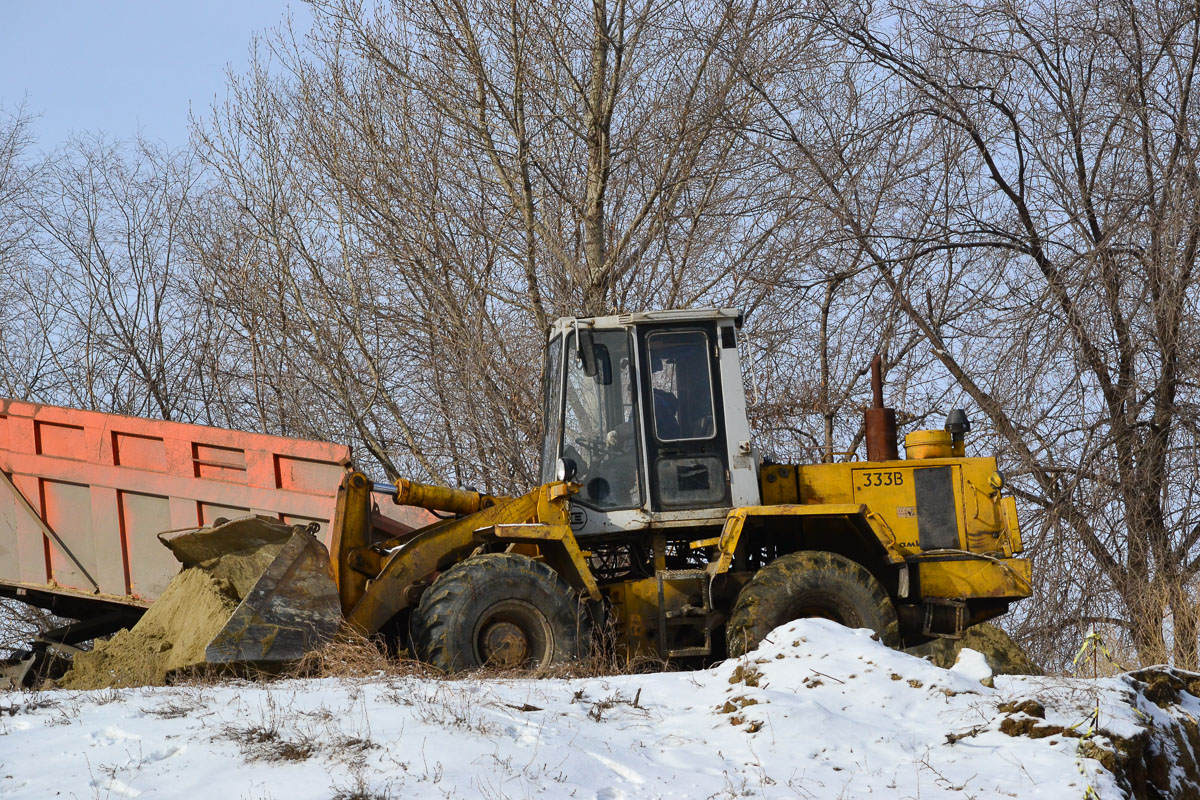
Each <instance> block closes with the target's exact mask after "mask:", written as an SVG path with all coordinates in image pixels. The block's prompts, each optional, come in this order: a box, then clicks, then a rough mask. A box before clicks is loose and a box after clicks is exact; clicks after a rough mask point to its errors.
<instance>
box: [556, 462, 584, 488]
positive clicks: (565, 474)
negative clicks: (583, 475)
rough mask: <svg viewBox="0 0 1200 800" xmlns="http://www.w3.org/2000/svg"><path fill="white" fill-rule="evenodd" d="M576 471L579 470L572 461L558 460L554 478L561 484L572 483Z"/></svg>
mask: <svg viewBox="0 0 1200 800" xmlns="http://www.w3.org/2000/svg"><path fill="white" fill-rule="evenodd" d="M578 471H579V468H578V467H576V466H575V461H574V459H570V458H560V459H559V460H558V464H557V465H555V468H554V478H555V479H556V480H559V481H562V482H563V483H566V482H567V481H573V480H575V473H576V472H578Z"/></svg>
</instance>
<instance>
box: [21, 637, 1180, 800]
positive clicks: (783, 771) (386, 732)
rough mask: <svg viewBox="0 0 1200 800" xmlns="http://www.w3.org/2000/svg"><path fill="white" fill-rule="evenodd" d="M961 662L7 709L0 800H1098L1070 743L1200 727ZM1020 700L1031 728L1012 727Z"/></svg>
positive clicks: (901, 659) (320, 683) (1175, 709)
mask: <svg viewBox="0 0 1200 800" xmlns="http://www.w3.org/2000/svg"><path fill="white" fill-rule="evenodd" d="M973 655H974V656H977V654H971V653H968V657H967V658H965V659H962V660H960V663H959V665H958V666H957V667H956V668H955V669H954V670H944V669H939V668H937V667H935V666H933V665H931V664H929V663H926V662H924V661H920V660H918V659H916V658H913V657H911V656H908V655H906V654H903V653H899V652H896V651H893V650H889V649H887V648H885V647H883V646H882V645H880V644H879V643H877V642H875V641H873V640H872V639H871V637H870V634H869V632H867V631H851V630H847V629H845V628H842V627H840V626H838V625H835V624H833V623H829V622H825V621H822V620H805V621H801V622H796V623H790V624H789V625H786V626H784V627H782V628H780V629H778V630H776V631H775V632H774V633H773V634H772V635H771V637H769V639H768V641H767V642H764V643H763V645H762V646H761V647H760V648H759V650H757V651H755V652H754V653H751V654H750V656H748V657H747V658H744V659H740V660H730V661H726V662H724V663H722V664H719V665H717V666H715V667H713V668H712V669H709V670H706V671H703V672H693V673H666V674H653V675H630V676H619V677H609V678H590V679H578V680H504V681H478V680H457V681H439V680H430V679H424V678H417V677H395V676H392V677H388V676H379V677H376V678H367V679H354V680H349V679H332V678H330V679H321V680H292V681H281V682H276V683H259V684H252V683H241V682H238V683H232V684H224V685H216V686H198V687H168V688H142V689H124V690H107V691H100V692H68V691H52V692H40V693H29V692H9V693H4V694H0V796H3V797H23V798H39V800H40V798H49V797H64V798H69V797H76V798H126V797H140V798H147V799H149V798H183V797H204V798H210V797H211V798H252V799H258V798H274V800H302V799H303V798H331V797H338V798H374V797H392V798H410V797H414V798H422V797H429V798H460V797H462V798H468V797H480V798H531V797H548V798H587V799H589V800H590V799H591V798H596V800H617V799H618V798H724V797H729V798H733V797H765V798H858V797H867V796H871V797H882V798H921V799H922V800H925V799H926V798H938V797H954V798H968V797H973V798H990V797H1004V798H1012V797H1018V798H1042V797H1044V798H1054V799H1055V800H1058V799H1059V798H1083V797H1085V796H1086V794H1087V792H1088V791H1089V787H1090V790H1091V791H1093V792H1095V793H1096V794H1097V795H1098V796H1099V797H1101V798H1116V797H1123V796H1125V794H1124V792H1123V791H1122V790H1121V788H1120V786H1119V785H1118V782H1117V779H1116V778H1115V777H1114V776H1113V775H1112V774H1111V773H1109V772H1107V771H1106V770H1104V769H1102V767H1101V764H1100V762H1099V761H1096V760H1094V759H1091V758H1085V757H1084V755H1083V752H1082V751H1081V747H1080V743H1081V742H1085V741H1086V742H1088V746H1089V747H1091V746H1099V747H1104V746H1106V745H1109V744H1110V743H1111V740H1110V739H1108V738H1106V735H1108V736H1115V737H1124V738H1133V737H1136V736H1138V735H1139V734H1142V735H1143V739H1144V738H1145V737H1144V733H1143V732H1144V731H1145V730H1147V729H1149V728H1151V727H1153V725H1152V723H1155V724H1159V725H1160V726H1166V727H1164V728H1163V729H1164V730H1166V729H1167V727H1169V726H1170V725H1171V724H1173V720H1174V719H1177V718H1178V717H1179V716H1180V715H1183V716H1184V717H1186V716H1187V715H1200V701H1198V700H1196V698H1194V697H1191V696H1190V695H1187V694H1184V695H1182V699H1181V700H1180V701H1179V703H1180V705H1178V706H1175V705H1173V706H1171V707H1170V709H1171V710H1170V712H1169V711H1168V710H1166V709H1164V708H1160V707H1159V706H1158V705H1155V704H1154V703H1151V702H1150V701H1149V700H1147V699H1146V697H1145V696H1143V695H1141V694H1139V693H1137V692H1136V691H1134V690H1133V688H1131V687H1133V686H1134V684H1133V683H1132V681H1131V680H1130V679H1128V678H1113V679H1107V680H1100V681H1085V680H1064V679H1050V678H1032V677H1001V676H998V677H996V678H995V679H994V681H995V688H989V687H986V686H984V685H982V684H981V683H980V682H979V678H981V677H986V675H987V670H986V664H981V663H980V660H979V659H978V658H972V656H973ZM1026 700H1036V701H1037V702H1038V703H1040V705H1041V706H1042V707H1044V710H1045V721H1044V722H1043V721H1042V720H1041V719H1038V718H1036V715H1037V711H1038V709H1037V708H1036V707H1035V705H1025V706H1023V708H1024V709H1025V711H1026V712H1031V713H1032V714H1033V715H1034V716H1030V714H1029V713H1023V712H1022V711H1018V710H1015V709H1014V706H1013V705H1012V704H1014V703H1017V704H1019V703H1021V702H1023V701H1026ZM1005 704H1009V705H1005ZM1097 704H1099V709H1100V728H1102V729H1103V730H1104V731H1105V732H1106V734H1104V735H1098V736H1097V737H1095V738H1094V739H1092V740H1081V739H1078V738H1072V737H1071V736H1070V735H1069V734H1070V733H1071V731H1070V730H1067V731H1064V732H1063V733H1055V734H1053V735H1042V736H1041V738H1031V735H1030V734H1028V730H1029V729H1031V728H1034V727H1040V728H1041V733H1042V734H1044V733H1045V732H1046V731H1047V730H1055V729H1056V728H1055V727H1048V726H1062V727H1064V728H1068V727H1069V726H1072V725H1077V724H1080V723H1082V724H1080V725H1079V728H1078V729H1077V730H1079V731H1085V730H1086V729H1087V728H1088V726H1089V722H1088V721H1089V720H1090V718H1091V717H1092V715H1093V714H1094V712H1095V709H1096V707H1097ZM1170 713H1173V714H1175V717H1174V718H1172V717H1170V716H1169V714H1170ZM1005 720H1008V722H1005ZM1002 725H1003V726H1005V727H1007V728H1009V729H1010V732H1011V731H1014V730H1015V731H1017V732H1019V731H1021V730H1024V731H1026V735H1009V734H1008V733H1004V732H1002V731H1001V730H1000V729H1001V726H1002ZM1036 735H1038V734H1037V733H1034V734H1032V736H1036ZM1164 746H1165V745H1164ZM1083 750H1085V751H1086V750H1087V748H1083ZM1091 752H1093V753H1095V752H1099V751H1096V750H1092V751H1091ZM1180 779H1182V778H1180Z"/></svg>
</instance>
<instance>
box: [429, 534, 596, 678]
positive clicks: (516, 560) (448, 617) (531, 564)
mask: <svg viewBox="0 0 1200 800" xmlns="http://www.w3.org/2000/svg"><path fill="white" fill-rule="evenodd" d="M412 638H413V645H414V647H415V649H416V656H417V658H419V659H420V660H421V661H424V662H425V663H427V664H430V665H432V666H434V667H436V668H437V669H439V670H441V671H443V672H446V673H451V672H462V671H464V670H470V669H477V668H479V667H499V668H504V669H535V670H536V669H543V668H545V667H548V666H552V665H554V664H560V663H563V662H565V661H570V660H572V659H576V658H579V657H580V656H581V655H582V654H583V653H584V651H585V649H586V647H587V645H588V642H589V641H590V623H589V617H588V614H587V610H586V608H585V607H584V605H583V604H582V603H580V601H579V597H578V594H577V593H576V592H575V591H573V590H572V589H571V587H570V586H569V585H568V584H567V582H566V581H564V580H563V579H562V577H561V576H560V575H559V574H558V573H557V572H555V571H554V570H553V569H551V568H550V567H549V566H547V565H546V564H545V563H543V562H541V561H534V560H533V559H532V558H529V557H528V556H523V555H518V554H516V553H487V554H484V555H478V556H472V557H471V558H468V559H466V560H465V561H462V562H460V563H458V564H455V565H454V566H453V567H451V568H450V569H448V570H446V571H445V572H443V573H442V574H441V575H439V576H438V578H437V580H435V581H434V582H433V585H432V586H430V587H429V589H428V590H426V591H425V593H424V594H423V595H422V596H421V602H420V605H418V606H417V610H416V612H415V613H414V614H413V618H412Z"/></svg>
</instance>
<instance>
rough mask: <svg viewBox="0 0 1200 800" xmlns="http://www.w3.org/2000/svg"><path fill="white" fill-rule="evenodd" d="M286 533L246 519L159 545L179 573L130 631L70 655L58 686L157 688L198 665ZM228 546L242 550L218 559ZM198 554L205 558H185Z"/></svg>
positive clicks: (274, 524)
mask: <svg viewBox="0 0 1200 800" xmlns="http://www.w3.org/2000/svg"><path fill="white" fill-rule="evenodd" d="M291 534H292V529H291V527H290V526H287V525H282V524H280V523H278V522H274V521H270V520H263V519H261V518H254V517H250V518H245V519H240V520H234V521H233V522H229V523H224V524H221V525H217V526H215V527H213V528H202V529H198V530H196V531H194V532H188V533H187V536H188V537H190V538H188V539H186V541H183V542H182V543H178V542H177V543H170V542H164V543H166V544H167V545H168V546H169V547H171V549H172V551H174V552H175V554H176V556H177V557H178V558H180V560H181V561H183V563H184V568H183V570H182V571H180V573H179V574H178V575H176V576H175V578H174V579H173V580H172V581H171V582H170V583H169V584H168V585H167V588H166V590H164V591H163V593H162V595H160V596H159V598H158V599H157V600H155V601H154V604H153V605H151V606H150V608H149V609H148V610H147V611H146V613H145V615H143V616H142V618H141V620H139V621H138V623H137V624H136V625H134V626H133V627H132V628H130V629H129V630H122V631H119V632H118V633H117V634H116V635H114V636H113V637H112V638H111V639H109V640H108V641H104V642H97V643H96V646H95V648H94V649H92V650H90V651H86V652H82V653H79V654H77V655H76V656H75V659H74V663H73V665H72V668H71V670H70V671H69V672H67V673H66V674H65V675H64V676H63V677H62V679H61V680H59V681H58V684H59V685H60V686H62V687H63V688H66V689H107V688H110V687H126V686H147V685H162V684H165V683H167V682H168V679H169V676H170V675H171V674H172V673H174V672H176V671H179V670H185V669H188V668H192V667H196V666H200V665H203V664H204V663H205V658H204V651H205V648H206V647H207V646H208V643H209V642H210V641H212V639H213V637H214V636H216V634H217V633H218V632H219V631H220V630H221V629H222V628H223V627H224V626H225V623H226V622H227V621H228V620H229V617H230V616H231V615H232V614H233V611H234V609H235V608H237V605H238V603H240V602H241V600H242V598H243V597H245V596H246V595H247V594H248V593H249V592H250V590H251V588H253V586H254V584H255V583H256V582H257V581H258V578H259V576H260V575H262V573H263V572H264V571H265V570H266V568H267V567H268V566H269V565H270V564H271V562H272V561H273V560H274V559H275V556H276V555H278V553H279V551H280V550H281V549H283V545H284V544H285V543H286V542H287V540H288V538H290V536H291ZM231 541H232V542H236V545H240V546H242V549H238V550H232V551H228V552H225V553H223V554H220V548H221V547H222V546H226V547H227V546H230V542H231ZM202 545H205V546H207V547H201V546H202ZM197 556H199V557H202V558H203V559H204V560H202V561H198V562H195V561H192V560H191V559H193V558H196V557H197Z"/></svg>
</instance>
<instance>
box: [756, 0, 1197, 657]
mask: <svg viewBox="0 0 1200 800" xmlns="http://www.w3.org/2000/svg"><path fill="white" fill-rule="evenodd" d="M796 23H797V24H798V25H803V26H810V27H809V28H807V29H809V30H812V31H815V32H816V33H815V34H814V35H816V36H818V37H821V38H822V41H825V42H827V43H828V45H827V46H828V47H829V48H830V52H834V53H839V54H841V57H842V58H843V63H846V64H850V65H851V67H850V68H851V69H853V70H855V71H856V72H857V77H856V78H855V79H854V80H852V81H851V82H850V83H849V85H848V86H847V88H846V90H845V91H843V92H840V93H838V95H837V97H838V98H840V99H839V101H838V102H840V103H841V106H840V108H832V109H828V110H829V111H832V113H827V114H825V117H826V118H831V119H836V120H839V121H840V122H841V123H843V124H844V125H845V128H844V130H839V131H837V132H836V134H835V135H834V136H825V135H821V132H820V131H814V130H812V129H809V130H801V129H800V128H799V127H798V126H797V125H795V124H794V123H795V121H796V120H797V118H799V117H801V116H803V114H804V112H805V111H807V110H809V109H811V108H813V103H812V101H813V98H812V96H811V95H810V94H807V93H805V92H802V91H795V90H794V89H795V87H791V88H792V89H793V90H792V91H780V90H781V88H783V89H787V88H789V87H788V86H787V85H786V84H784V85H783V86H782V87H781V86H780V85H779V84H776V85H772V86H767V85H760V90H761V94H762V95H763V96H764V97H765V98H768V99H770V100H771V102H772V114H770V115H769V116H768V117H766V118H764V121H763V123H762V126H761V130H764V131H770V132H772V133H773V134H775V135H776V136H777V137H778V138H781V139H784V140H787V141H788V142H789V143H790V144H791V147H792V151H793V153H795V154H796V156H797V158H798V160H799V161H800V162H802V163H803V167H804V169H803V170H802V171H797V173H796V174H797V175H799V174H800V172H802V173H803V182H802V183H803V185H804V186H805V187H807V189H806V191H809V192H810V193H812V194H815V195H818V196H820V197H822V198H824V202H825V203H826V205H827V206H828V207H829V208H830V209H831V210H832V211H833V212H835V213H836V214H837V215H838V218H839V222H840V224H841V226H842V230H843V231H844V234H845V236H846V238H848V239H851V240H853V241H854V242H855V243H856V244H857V245H859V246H861V248H862V249H863V251H864V253H865V254H866V256H867V258H868V259H869V261H870V263H872V264H873V265H874V267H875V269H876V271H877V274H878V275H879V276H880V277H881V278H882V279H883V281H884V282H885V284H886V286H887V288H888V291H889V292H890V294H891V295H892V297H893V299H894V301H895V302H896V303H897V304H898V306H899V307H900V308H901V309H902V311H903V314H904V316H905V318H906V319H907V321H908V322H909V323H910V324H911V325H912V326H914V327H915V328H916V329H917V330H918V331H919V332H920V334H921V336H922V337H923V338H924V340H925V341H926V342H927V343H928V344H929V346H930V351H931V353H932V355H933V356H934V357H935V359H936V365H937V366H938V367H939V368H940V369H941V370H944V374H948V375H949V376H951V377H952V378H953V380H954V382H955V383H956V384H957V385H958V386H959V387H960V388H961V390H962V391H963V392H964V393H965V395H966V396H968V397H969V398H970V399H971V400H972V401H973V404H974V405H975V406H976V407H977V408H978V409H979V411H980V412H982V413H983V414H984V415H985V416H986V418H987V420H988V422H989V423H990V428H991V432H992V434H993V435H994V436H996V437H997V440H998V442H999V443H1000V444H1001V445H1002V446H1003V448H1004V451H1005V454H1006V458H1007V460H1008V463H1009V464H1010V465H1011V466H1012V467H1013V469H1012V475H1013V477H1014V478H1015V479H1016V484H1017V489H1018V491H1019V492H1020V494H1021V495H1022V496H1023V497H1024V499H1025V500H1026V501H1027V502H1028V503H1030V504H1032V506H1033V507H1034V508H1036V509H1037V510H1038V513H1037V514H1036V515H1034V516H1033V517H1031V518H1029V519H1028V520H1027V523H1031V525H1027V526H1028V527H1033V528H1035V529H1040V531H1041V532H1042V534H1043V535H1042V536H1041V537H1039V540H1038V541H1037V542H1036V544H1037V555H1038V558H1037V568H1038V572H1039V577H1040V578H1041V579H1040V580H1039V585H1040V586H1043V587H1048V588H1050V587H1052V589H1053V590H1052V591H1047V592H1046V593H1045V594H1044V595H1043V596H1042V597H1040V598H1039V599H1038V600H1037V601H1035V603H1034V605H1033V606H1032V610H1031V612H1030V613H1029V615H1028V617H1029V618H1028V620H1027V626H1028V628H1027V629H1028V630H1030V631H1037V632H1039V633H1040V634H1041V642H1042V644H1043V647H1044V655H1045V656H1047V657H1051V658H1052V659H1054V660H1059V659H1063V657H1064V656H1065V648H1067V647H1069V646H1070V645H1069V643H1068V642H1069V639H1070V637H1064V636H1063V633H1064V632H1066V631H1068V630H1073V629H1076V628H1075V626H1078V625H1087V624H1091V623H1106V624H1109V625H1111V626H1115V628H1114V630H1115V633H1116V634H1117V635H1118V636H1120V637H1124V638H1125V639H1126V640H1127V641H1128V642H1130V644H1131V645H1132V647H1133V649H1134V650H1135V651H1136V654H1137V656H1138V657H1139V658H1140V659H1141V660H1142V661H1143V662H1155V661H1162V660H1164V659H1165V658H1166V657H1167V655H1168V650H1167V649H1166V644H1167V643H1168V642H1169V643H1170V644H1171V645H1172V646H1173V651H1172V655H1173V657H1174V659H1175V661H1176V663H1178V664H1179V665H1181V666H1185V667H1188V668H1195V667H1196V666H1197V595H1196V592H1197V584H1196V581H1197V570H1198V569H1200V551H1198V549H1197V545H1198V544H1200V518H1198V517H1197V515H1196V512H1195V510H1194V509H1195V504H1194V498H1193V493H1194V491H1195V490H1194V488H1193V487H1194V486H1195V484H1196V478H1197V475H1196V473H1197V462H1196V458H1195V454H1196V451H1197V437H1196V434H1197V414H1196V412H1197V405H1196V400H1197V392H1196V376H1197V375H1198V374H1200V363H1198V362H1197V352H1200V351H1198V350H1197V348H1196V338H1197V330H1196V319H1197V316H1196V314H1197V303H1198V302H1200V288H1198V287H1197V272H1196V244H1197V239H1198V237H1200V204H1198V203H1197V200H1198V198H1197V189H1198V188H1200V181H1198V180H1197V177H1198V176H1197V149H1196V148H1197V145H1198V144H1200V139H1198V135H1200V129H1198V126H1200V123H1198V119H1200V118H1198V117H1197V116H1196V114H1195V113H1193V112H1192V106H1193V105H1194V101H1195V100H1196V97H1195V91H1196V90H1195V89H1194V78H1195V77H1196V65H1197V59H1198V58H1200V46H1198V42H1200V15H1198V14H1197V12H1196V9H1195V8H1191V7H1185V6H1178V5H1154V4H1142V3H1127V2H1118V3H1116V4H1101V3H1096V2H1094V1H1093V0H1080V2H1075V3H1071V4H1069V5H1068V6H1062V5H1061V4H1056V5H1053V6H1047V5H1043V4H1040V3H1033V2H1007V1H1006V2H995V3H984V4H982V5H980V4H965V3H955V2H937V3H925V4H921V5H919V6H917V7H888V8H885V9H881V10H879V11H874V12H871V13H870V14H867V13H864V12H863V11H862V10H860V9H859V8H857V7H854V6H849V5H836V6H835V5H828V4H817V5H813V6H808V7H805V8H804V9H803V12H802V13H801V14H799V15H798V16H797V18H796ZM818 118H820V117H819V116H818ZM856 150H857V152H856Z"/></svg>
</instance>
